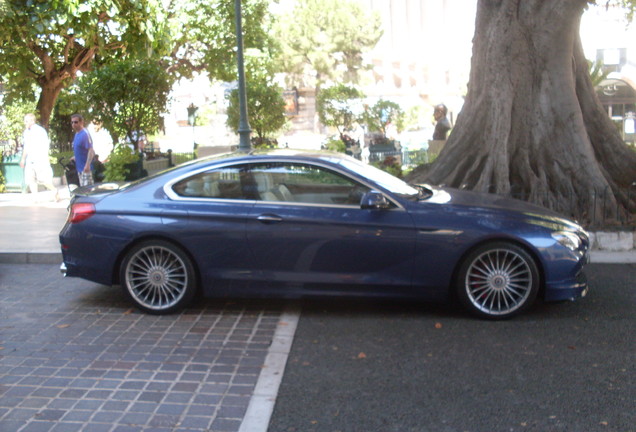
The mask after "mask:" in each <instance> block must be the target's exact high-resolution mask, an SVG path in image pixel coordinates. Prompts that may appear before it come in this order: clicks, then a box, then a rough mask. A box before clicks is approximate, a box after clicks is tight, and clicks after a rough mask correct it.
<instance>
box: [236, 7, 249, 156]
mask: <svg viewBox="0 0 636 432" xmlns="http://www.w3.org/2000/svg"><path fill="white" fill-rule="evenodd" d="M234 14H235V16H236V48H237V62H238V90H239V113H240V120H239V128H238V133H239V151H242V152H248V151H250V148H251V145H250V133H251V132H252V130H251V129H250V124H249V122H248V119H247V94H246V91H245V67H244V63H243V28H242V27H243V26H242V24H241V0H234Z"/></svg>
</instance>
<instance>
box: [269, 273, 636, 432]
mask: <svg viewBox="0 0 636 432" xmlns="http://www.w3.org/2000/svg"><path fill="white" fill-rule="evenodd" d="M588 277H589V279H590V285H591V292H590V293H589V294H588V296H587V297H586V298H584V299H581V300H579V301H577V302H574V303H569V302H568V303H558V304H543V303H538V304H537V305H535V307H534V308H532V309H531V310H530V311H529V312H528V313H526V314H525V315H523V316H520V317H518V318H516V319H513V320H510V321H504V322H488V321H481V320H477V319H473V318H471V317H469V316H467V315H465V314H464V313H463V312H462V311H461V310H459V308H456V307H453V306H443V305H442V306H439V305H430V304H419V303H403V302H391V303H387V302H361V301H359V300H347V301H343V300H328V301H326V300H321V301H306V302H304V303H303V307H302V314H301V318H300V322H299V324H298V328H297V330H296V335H295V338H294V343H293V346H292V351H291V354H290V357H289V359H288V363H287V368H286V370H285V375H284V377H283V382H282V385H281V388H280V391H279V396H278V398H277V401H276V406H275V409H274V413H273V416H272V419H271V422H270V427H269V432H311V431H342V432H357V431H360V432H363V431H364V432H371V431H382V432H389V431H400V432H403V431H417V432H427V431H431V432H446V431H448V432H455V431H460V432H463V431H471V432H473V431H476V432H481V431H488V432H497V431H524V432H525V431H541V432H548V431H550V432H551V431H577V432H578V431H583V432H587V431H602V432H610V431H611V432H614V431H616V432H630V431H636V368H635V365H634V364H635V360H636V343H635V341H636V326H635V325H634V324H635V323H634V321H635V319H634V317H635V312H636V307H635V306H636V286H635V285H636V265H633V264H627V265H611V264H610V265H608V264H602V265H601V264H596V265H590V266H589V267H588Z"/></svg>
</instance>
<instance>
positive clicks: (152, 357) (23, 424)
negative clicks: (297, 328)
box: [0, 264, 285, 432]
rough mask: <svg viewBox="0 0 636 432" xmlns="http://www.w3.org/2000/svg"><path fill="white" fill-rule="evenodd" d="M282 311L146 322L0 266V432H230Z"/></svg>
mask: <svg viewBox="0 0 636 432" xmlns="http://www.w3.org/2000/svg"><path fill="white" fill-rule="evenodd" d="M284 309H285V304H284V303H283V302H276V301H266V302H263V301H259V302H256V301H240V302H229V301H226V300H212V299H201V300H200V301H198V303H197V305H196V306H194V307H191V308H189V309H188V310H187V311H185V312H183V313H181V314H176V315H169V316H152V315H147V314H143V313H140V312H138V311H137V310H136V309H133V308H131V306H130V303H129V302H128V301H127V299H126V298H125V297H124V294H123V293H122V292H121V290H119V289H118V288H112V287H106V286H101V285H98V284H94V283H91V282H87V281H83V280H81V279H68V278H67V279H64V278H62V276H61V275H60V274H59V272H58V266H56V265H46V264H38V265H36V264H17V265H16V264H0V431H2V432H30V431H55V432H61V431H65V432H72V431H91V432H101V431H104V432H106V431H108V432H133V431H158V432H159V431H238V430H239V428H240V427H241V423H242V421H243V418H244V416H245V415H246V412H247V411H248V406H249V404H250V399H251V397H252V395H253V393H254V391H255V386H256V385H257V381H258V380H259V376H260V375H261V372H262V371H263V369H264V364H265V362H266V358H267V356H268V354H270V355H271V352H270V351H271V350H270V347H271V346H272V342H273V340H274V339H275V338H276V332H277V329H280V327H281V315H282V314H283V313H284ZM284 324H285V323H283V325H284ZM283 367H284V363H283ZM280 375H282V370H281V371H280ZM269 399H270V400H271V399H272V398H269ZM271 403H272V407H273V402H271ZM250 409H253V408H250ZM257 411H258V410H257ZM266 428H267V423H265V425H261V429H262V430H263V431H264V430H266ZM242 430H246V429H245V425H243V429H242Z"/></svg>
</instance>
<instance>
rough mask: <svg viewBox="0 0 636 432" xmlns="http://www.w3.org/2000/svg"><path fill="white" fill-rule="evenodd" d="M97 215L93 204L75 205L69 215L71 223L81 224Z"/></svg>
mask: <svg viewBox="0 0 636 432" xmlns="http://www.w3.org/2000/svg"><path fill="white" fill-rule="evenodd" d="M94 214H95V206H94V205H93V204H91V203H75V204H73V205H71V211H70V212H69V214H68V222H69V223H79V222H81V221H83V220H86V219H88V218H89V217H91V216H93V215H94Z"/></svg>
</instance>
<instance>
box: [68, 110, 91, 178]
mask: <svg viewBox="0 0 636 432" xmlns="http://www.w3.org/2000/svg"><path fill="white" fill-rule="evenodd" d="M71 126H72V127H73V130H74V131H75V138H73V154H74V156H73V158H74V159H75V166H76V169H77V173H78V175H79V182H80V186H88V185H92V184H93V173H92V169H93V157H94V156H95V151H94V150H93V142H92V140H91V136H90V134H89V133H88V131H87V130H86V129H85V128H84V117H82V116H81V115H79V114H73V115H72V116H71Z"/></svg>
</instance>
